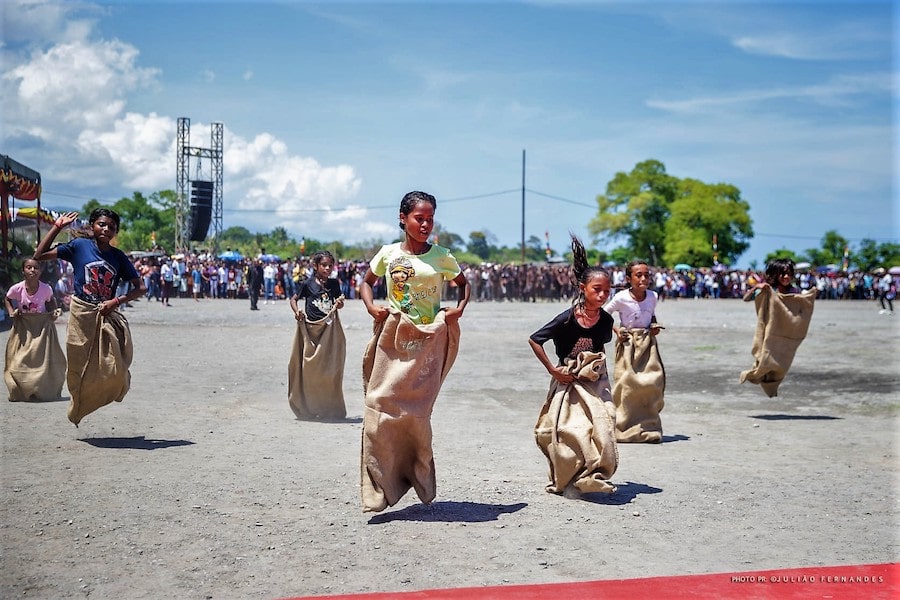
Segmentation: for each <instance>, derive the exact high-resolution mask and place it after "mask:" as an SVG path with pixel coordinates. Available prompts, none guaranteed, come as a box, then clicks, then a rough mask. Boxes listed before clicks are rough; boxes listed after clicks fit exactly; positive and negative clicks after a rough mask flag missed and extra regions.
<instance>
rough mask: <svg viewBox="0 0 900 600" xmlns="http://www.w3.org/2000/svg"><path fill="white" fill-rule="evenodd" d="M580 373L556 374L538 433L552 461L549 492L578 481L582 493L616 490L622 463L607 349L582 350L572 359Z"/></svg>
mask: <svg viewBox="0 0 900 600" xmlns="http://www.w3.org/2000/svg"><path fill="white" fill-rule="evenodd" d="M566 370H567V371H568V372H569V373H572V374H574V375H575V376H576V377H577V379H576V380H575V381H574V382H573V383H570V384H568V385H563V384H561V383H559V382H558V381H556V379H551V380H550V390H549V392H548V393H547V400H546V401H545V402H544V406H543V407H542V408H541V412H540V415H539V416H538V420H537V424H536V425H535V426H534V438H535V441H536V442H537V445H538V447H539V448H540V449H541V452H543V453H544V456H546V457H547V462H548V463H549V465H550V483H549V484H547V487H546V488H545V489H546V490H547V491H548V492H551V493H554V494H561V493H563V492H564V491H565V489H566V487H568V486H570V485H571V486H572V487H574V488H575V489H577V490H578V491H579V492H582V493H590V492H605V493H612V492H615V491H616V487H615V486H614V485H612V484H611V483H610V482H609V479H610V478H611V477H612V476H613V473H615V472H616V468H617V467H618V466H619V449H618V447H617V446H616V433H615V430H616V425H615V413H616V409H615V406H613V403H612V396H611V395H610V391H609V378H608V377H607V374H606V355H605V354H604V353H602V352H599V353H595V352H580V353H579V354H578V356H577V357H576V358H575V359H569V360H568V361H566Z"/></svg>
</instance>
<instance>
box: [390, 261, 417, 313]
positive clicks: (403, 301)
mask: <svg viewBox="0 0 900 600" xmlns="http://www.w3.org/2000/svg"><path fill="white" fill-rule="evenodd" d="M388 273H389V274H390V276H391V280H393V282H394V286H393V289H392V290H391V296H392V297H393V299H394V300H395V301H396V302H397V304H398V305H399V306H400V310H401V311H403V312H405V313H406V314H410V311H411V310H413V304H412V299H411V298H410V296H409V291H410V290H409V284H408V283H406V282H407V280H409V279H410V278H411V277H415V276H416V270H415V269H414V268H413V266H412V263H411V262H410V260H409V259H408V258H407V257H405V256H401V257H399V258H395V259H394V260H392V261H391V263H390V264H389V265H388Z"/></svg>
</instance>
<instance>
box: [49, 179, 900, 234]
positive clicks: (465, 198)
mask: <svg viewBox="0 0 900 600" xmlns="http://www.w3.org/2000/svg"><path fill="white" fill-rule="evenodd" d="M520 191H521V189H520V188H514V189H509V190H500V191H497V192H486V193H484V194H472V195H469V196H458V197H455V198H443V199H441V204H444V203H447V202H451V203H452V202H467V201H469V200H480V199H482V198H492V197H495V196H503V195H505V194H511V193H518V192H520ZM525 191H526V192H528V193H530V194H534V195H535V196H541V197H543V198H549V199H550V200H556V201H558V202H564V203H566V204H573V205H575V206H582V207H584V208H591V209H594V210H597V208H598V207H597V205H596V204H587V203H585V202H579V201H577V200H571V199H569V198H563V197H562V196H554V195H553V194H546V193H544V192H539V191H537V190H532V189H530V188H525ZM42 195H50V196H62V197H64V198H75V199H79V200H98V201H99V199H97V198H94V197H90V196H79V195H76V194H66V193H63V192H54V191H51V190H42ZM111 202H112V201H111ZM348 208H350V207H342V208H292V209H282V210H279V209H276V208H224V207H223V209H222V210H223V212H228V213H276V212H277V213H279V214H285V213H288V214H290V213H327V212H337V211H341V210H347V209H348ZM359 208H365V209H367V210H387V209H396V208H397V204H382V205H374V206H362V205H361V206H359ZM753 237H754V238H757V237H769V238H781V239H790V240H812V241H816V242H818V241H821V239H822V236H821V235H795V234H789V233H763V232H754V233H753ZM841 237H843V236H841ZM844 239H846V240H847V241H848V242H861V241H863V240H867V239H868V240H872V241H874V242H896V241H897V240H898V238H896V237H868V236H866V237H855V238H844Z"/></svg>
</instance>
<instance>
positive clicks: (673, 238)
mask: <svg viewBox="0 0 900 600" xmlns="http://www.w3.org/2000/svg"><path fill="white" fill-rule="evenodd" d="M749 211H750V205H749V204H747V202H745V201H744V200H742V199H741V192H740V190H739V189H738V188H737V187H735V186H733V185H729V184H726V183H716V184H709V183H704V182H702V181H698V180H696V179H690V178H688V179H683V180H681V181H679V183H678V195H677V197H676V199H675V200H674V201H673V202H672V203H671V205H670V216H669V218H668V220H667V221H666V223H665V227H664V232H665V252H664V253H663V260H664V263H665V264H667V265H669V266H672V265H675V264H677V263H682V262H684V263H688V264H691V265H711V264H712V263H713V258H714V257H717V258H718V260H719V262H722V263H724V264H733V263H734V262H735V261H736V260H737V258H738V257H739V256H740V255H741V254H743V253H744V252H745V251H746V250H747V248H748V247H749V246H750V243H749V240H750V238H751V237H753V225H752V221H751V219H750V213H749ZM714 240H715V242H716V249H713V241H714Z"/></svg>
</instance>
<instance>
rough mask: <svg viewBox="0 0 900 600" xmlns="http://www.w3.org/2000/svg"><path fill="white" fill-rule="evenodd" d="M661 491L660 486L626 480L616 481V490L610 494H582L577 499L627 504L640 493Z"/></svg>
mask: <svg viewBox="0 0 900 600" xmlns="http://www.w3.org/2000/svg"><path fill="white" fill-rule="evenodd" d="M661 492H662V488H658V487H653V486H650V485H646V484H644V483H635V482H633V481H627V482H625V483H617V484H616V491H615V492H614V493H612V494H601V493H592V494H582V495H581V496H580V497H579V498H577V499H578V500H583V501H584V502H592V503H593V504H610V505H614V506H617V505H620V504H628V503H629V502H631V501H632V500H634V499H635V498H637V497H638V496H640V495H641V494H659V493H661Z"/></svg>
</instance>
